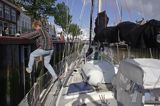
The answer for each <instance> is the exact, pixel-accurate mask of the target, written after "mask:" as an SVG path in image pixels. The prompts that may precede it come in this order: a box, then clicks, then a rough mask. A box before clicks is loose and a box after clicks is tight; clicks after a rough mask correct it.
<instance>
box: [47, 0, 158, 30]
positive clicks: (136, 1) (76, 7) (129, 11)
mask: <svg viewBox="0 0 160 106" xmlns="http://www.w3.org/2000/svg"><path fill="white" fill-rule="evenodd" d="M83 1H84V0H57V2H65V3H66V5H68V6H69V8H70V14H71V15H72V22H73V23H76V24H78V25H80V27H81V28H89V19H90V5H91V4H90V0H86V5H85V6H84V8H83V9H84V11H83V12H82V7H83ZM97 1H98V0H95V7H94V15H93V25H94V22H95V18H96V16H97V8H98V7H97V6H98V5H97ZM155 1H159V0H155ZM102 2H103V5H102V10H106V13H107V15H108V17H109V26H110V25H115V24H117V23H119V20H120V11H118V10H120V8H121V7H122V14H123V15H122V20H123V21H128V20H129V21H133V22H135V20H140V19H141V18H142V17H145V18H146V19H149V18H153V17H156V16H155V15H154V14H152V13H153V12H152V11H153V10H154V7H156V2H155V3H154V2H152V0H102ZM118 7H119V8H118ZM157 7H158V5H157ZM155 10H156V9H155ZM81 12H82V13H83V14H81ZM148 14H149V15H148ZM80 15H82V18H81V19H80ZM149 16H150V17H149ZM157 17H158V16H157ZM158 18H159V17H158ZM49 21H50V22H53V18H52V17H50V18H49Z"/></svg>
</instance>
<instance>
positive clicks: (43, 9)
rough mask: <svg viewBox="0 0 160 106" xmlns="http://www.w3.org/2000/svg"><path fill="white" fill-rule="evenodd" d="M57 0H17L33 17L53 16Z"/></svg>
mask: <svg viewBox="0 0 160 106" xmlns="http://www.w3.org/2000/svg"><path fill="white" fill-rule="evenodd" d="M12 1H13V0H12ZM55 1H56V0H32V2H24V1H21V0H15V2H16V3H17V4H18V5H21V6H22V7H23V8H24V9H25V10H26V13H27V14H28V15H30V16H31V17H32V19H39V18H40V17H43V18H44V17H47V16H53V14H54V9H55Z"/></svg>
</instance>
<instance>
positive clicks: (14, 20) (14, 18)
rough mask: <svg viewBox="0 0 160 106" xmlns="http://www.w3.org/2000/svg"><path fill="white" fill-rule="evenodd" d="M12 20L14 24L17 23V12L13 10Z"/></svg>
mask: <svg viewBox="0 0 160 106" xmlns="http://www.w3.org/2000/svg"><path fill="white" fill-rule="evenodd" d="M11 18H12V21H13V22H16V11H15V10H13V9H12V12H11Z"/></svg>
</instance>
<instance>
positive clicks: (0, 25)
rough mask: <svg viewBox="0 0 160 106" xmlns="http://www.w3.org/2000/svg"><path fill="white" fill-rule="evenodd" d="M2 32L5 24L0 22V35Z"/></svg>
mask: <svg viewBox="0 0 160 106" xmlns="http://www.w3.org/2000/svg"><path fill="white" fill-rule="evenodd" d="M2 31H3V22H2V21H0V34H2Z"/></svg>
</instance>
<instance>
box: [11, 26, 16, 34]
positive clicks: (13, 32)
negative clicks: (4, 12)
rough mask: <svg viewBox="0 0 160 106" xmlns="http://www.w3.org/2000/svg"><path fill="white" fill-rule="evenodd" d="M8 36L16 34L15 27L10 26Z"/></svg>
mask: <svg viewBox="0 0 160 106" xmlns="http://www.w3.org/2000/svg"><path fill="white" fill-rule="evenodd" d="M10 34H11V35H15V34H16V25H15V24H10Z"/></svg>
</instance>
